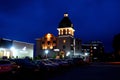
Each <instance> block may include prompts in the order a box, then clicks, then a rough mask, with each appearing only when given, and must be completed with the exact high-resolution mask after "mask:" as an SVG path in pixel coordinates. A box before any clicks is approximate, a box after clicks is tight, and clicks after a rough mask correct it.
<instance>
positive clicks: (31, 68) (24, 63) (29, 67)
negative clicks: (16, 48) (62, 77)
mask: <svg viewBox="0 0 120 80" xmlns="http://www.w3.org/2000/svg"><path fill="white" fill-rule="evenodd" d="M11 61H13V62H15V63H16V64H17V65H19V71H24V72H36V71H39V67H38V66H37V65H36V64H34V63H32V62H30V61H28V60H25V59H13V60H11Z"/></svg>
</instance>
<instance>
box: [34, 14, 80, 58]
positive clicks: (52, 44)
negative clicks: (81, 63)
mask: <svg viewBox="0 0 120 80" xmlns="http://www.w3.org/2000/svg"><path fill="white" fill-rule="evenodd" d="M57 30H58V36H57V37H55V36H54V35H53V34H51V33H48V34H46V35H45V36H44V37H43V38H38V39H37V40H36V56H38V55H40V56H41V57H43V56H46V57H55V56H56V57H59V58H72V57H75V56H80V53H81V40H80V39H79V38H75V37H74V32H75V30H74V27H73V24H72V22H71V20H70V19H69V17H68V14H67V13H65V14H64V17H63V19H62V20H61V21H60V23H59V25H58V27H57Z"/></svg>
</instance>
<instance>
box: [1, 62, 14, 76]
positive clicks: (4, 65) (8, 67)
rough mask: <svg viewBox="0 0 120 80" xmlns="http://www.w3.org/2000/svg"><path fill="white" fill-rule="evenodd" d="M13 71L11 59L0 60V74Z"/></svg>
mask: <svg viewBox="0 0 120 80" xmlns="http://www.w3.org/2000/svg"><path fill="white" fill-rule="evenodd" d="M11 71H12V64H11V62H10V61H9V60H0V74H2V73H9V72H11Z"/></svg>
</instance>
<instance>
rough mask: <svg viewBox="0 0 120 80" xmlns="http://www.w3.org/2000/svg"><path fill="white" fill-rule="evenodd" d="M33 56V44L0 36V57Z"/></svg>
mask: <svg viewBox="0 0 120 80" xmlns="http://www.w3.org/2000/svg"><path fill="white" fill-rule="evenodd" d="M3 56H6V57H7V58H25V57H30V58H33V44H32V43H26V42H21V41H16V40H10V39H5V38H0V58H2V57H3Z"/></svg>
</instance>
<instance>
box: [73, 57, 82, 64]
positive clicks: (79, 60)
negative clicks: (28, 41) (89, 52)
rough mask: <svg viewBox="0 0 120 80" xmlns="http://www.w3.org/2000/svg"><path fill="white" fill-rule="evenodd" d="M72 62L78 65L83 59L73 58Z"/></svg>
mask: <svg viewBox="0 0 120 80" xmlns="http://www.w3.org/2000/svg"><path fill="white" fill-rule="evenodd" d="M73 62H74V64H75V65H76V66H80V65H83V64H84V60H83V59H82V58H73Z"/></svg>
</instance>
